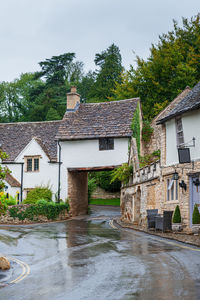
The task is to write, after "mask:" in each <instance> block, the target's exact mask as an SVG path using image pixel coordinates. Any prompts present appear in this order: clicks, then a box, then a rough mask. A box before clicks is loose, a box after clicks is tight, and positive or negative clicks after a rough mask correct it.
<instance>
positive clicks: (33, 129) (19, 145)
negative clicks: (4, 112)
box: [0, 121, 61, 161]
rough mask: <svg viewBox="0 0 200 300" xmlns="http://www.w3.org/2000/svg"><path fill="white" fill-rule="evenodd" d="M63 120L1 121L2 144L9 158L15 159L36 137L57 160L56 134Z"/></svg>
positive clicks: (52, 159)
mask: <svg viewBox="0 0 200 300" xmlns="http://www.w3.org/2000/svg"><path fill="white" fill-rule="evenodd" d="M60 122H61V121H49V122H27V123H23V122H22V123H1V124H0V144H1V149H2V150H3V151H5V152H6V153H7V154H8V155H9V158H8V159H7V160H6V161H14V160H15V158H16V157H17V156H18V155H19V154H20V152H21V151H22V150H23V149H24V148H25V147H26V145H27V144H28V143H29V142H30V141H31V140H32V138H35V139H36V140H37V142H38V143H39V144H40V146H41V147H42V149H43V150H44V151H45V153H46V154H47V156H48V157H49V159H50V160H51V161H56V160H57V143H56V141H55V136H56V133H57V131H58V127H59V125H60Z"/></svg>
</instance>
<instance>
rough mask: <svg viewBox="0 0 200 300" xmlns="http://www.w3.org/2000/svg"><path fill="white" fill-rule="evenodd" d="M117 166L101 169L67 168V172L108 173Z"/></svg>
mask: <svg viewBox="0 0 200 300" xmlns="http://www.w3.org/2000/svg"><path fill="white" fill-rule="evenodd" d="M118 167H119V165H117V166H103V167H88V168H68V171H69V172H95V171H108V170H113V169H115V168H118Z"/></svg>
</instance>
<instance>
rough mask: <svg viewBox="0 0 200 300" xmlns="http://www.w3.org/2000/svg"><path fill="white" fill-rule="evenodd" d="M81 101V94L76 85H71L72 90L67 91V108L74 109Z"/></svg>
mask: <svg viewBox="0 0 200 300" xmlns="http://www.w3.org/2000/svg"><path fill="white" fill-rule="evenodd" d="M77 102H78V103H80V95H79V94H77V92H76V86H72V87H71V92H70V93H67V109H74V108H75V106H76V104H77Z"/></svg>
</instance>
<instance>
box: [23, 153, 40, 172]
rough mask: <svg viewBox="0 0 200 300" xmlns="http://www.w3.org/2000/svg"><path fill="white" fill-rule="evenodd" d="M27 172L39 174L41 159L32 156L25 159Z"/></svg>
mask: <svg viewBox="0 0 200 300" xmlns="http://www.w3.org/2000/svg"><path fill="white" fill-rule="evenodd" d="M25 166H26V172H39V169H40V157H39V156H30V157H25Z"/></svg>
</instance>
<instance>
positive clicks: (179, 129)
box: [176, 118, 184, 147]
mask: <svg viewBox="0 0 200 300" xmlns="http://www.w3.org/2000/svg"><path fill="white" fill-rule="evenodd" d="M176 137H177V146H178V147H181V146H183V145H184V136H183V125H182V119H181V118H177V119H176Z"/></svg>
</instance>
